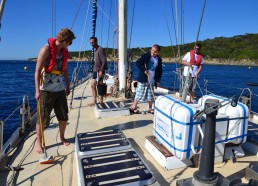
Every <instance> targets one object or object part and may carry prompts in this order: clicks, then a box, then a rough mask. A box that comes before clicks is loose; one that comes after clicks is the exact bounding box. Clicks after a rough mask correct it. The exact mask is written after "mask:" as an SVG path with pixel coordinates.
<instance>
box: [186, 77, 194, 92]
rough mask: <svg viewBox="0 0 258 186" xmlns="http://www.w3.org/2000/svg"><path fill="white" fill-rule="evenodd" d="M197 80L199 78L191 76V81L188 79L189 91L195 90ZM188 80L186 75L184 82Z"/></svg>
mask: <svg viewBox="0 0 258 186" xmlns="http://www.w3.org/2000/svg"><path fill="white" fill-rule="evenodd" d="M196 81H197V79H196V78H195V77H190V78H189V81H188V86H187V87H188V88H189V92H195V88H196ZM185 82H186V76H184V84H185Z"/></svg>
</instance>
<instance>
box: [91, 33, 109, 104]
mask: <svg viewBox="0 0 258 186" xmlns="http://www.w3.org/2000/svg"><path fill="white" fill-rule="evenodd" d="M90 44H91V46H92V47H93V48H94V62H95V64H94V67H93V76H92V80H91V89H92V98H93V100H92V102H91V103H89V104H88V105H89V106H94V105H95V104H96V102H97V90H96V86H97V83H98V82H97V79H101V78H103V77H104V74H105V70H107V58H106V54H105V52H104V50H103V48H102V47H101V46H99V45H98V39H97V38H96V37H91V38H90ZM99 97H100V100H99V101H100V103H102V102H103V95H100V96H99Z"/></svg>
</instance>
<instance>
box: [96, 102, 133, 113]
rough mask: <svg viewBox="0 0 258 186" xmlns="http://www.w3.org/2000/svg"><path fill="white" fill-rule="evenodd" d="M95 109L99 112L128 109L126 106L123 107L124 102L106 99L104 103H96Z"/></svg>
mask: <svg viewBox="0 0 258 186" xmlns="http://www.w3.org/2000/svg"><path fill="white" fill-rule="evenodd" d="M96 106H97V109H98V110H99V111H100V112H108V111H115V110H128V108H127V107H125V104H124V103H123V102H120V101H115V102H114V101H108V102H104V103H98V104H97V105H96Z"/></svg>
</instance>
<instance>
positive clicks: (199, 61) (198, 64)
mask: <svg viewBox="0 0 258 186" xmlns="http://www.w3.org/2000/svg"><path fill="white" fill-rule="evenodd" d="M201 47H202V46H201V44H199V43H197V44H196V45H195V47H194V50H191V51H190V52H187V54H186V55H185V56H184V58H183V59H182V64H183V65H185V66H184V82H186V79H187V78H186V77H187V76H188V73H189V81H188V87H189V90H188V91H189V93H190V96H191V98H190V102H193V101H194V100H193V98H195V95H194V92H195V88H196V81H197V78H198V76H199V74H200V72H201V71H202V65H203V57H202V55H201V53H200V50H201Z"/></svg>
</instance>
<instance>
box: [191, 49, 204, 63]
mask: <svg viewBox="0 0 258 186" xmlns="http://www.w3.org/2000/svg"><path fill="white" fill-rule="evenodd" d="M201 61H202V55H201V54H197V60H195V52H194V50H190V64H191V65H197V66H200V65H201Z"/></svg>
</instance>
